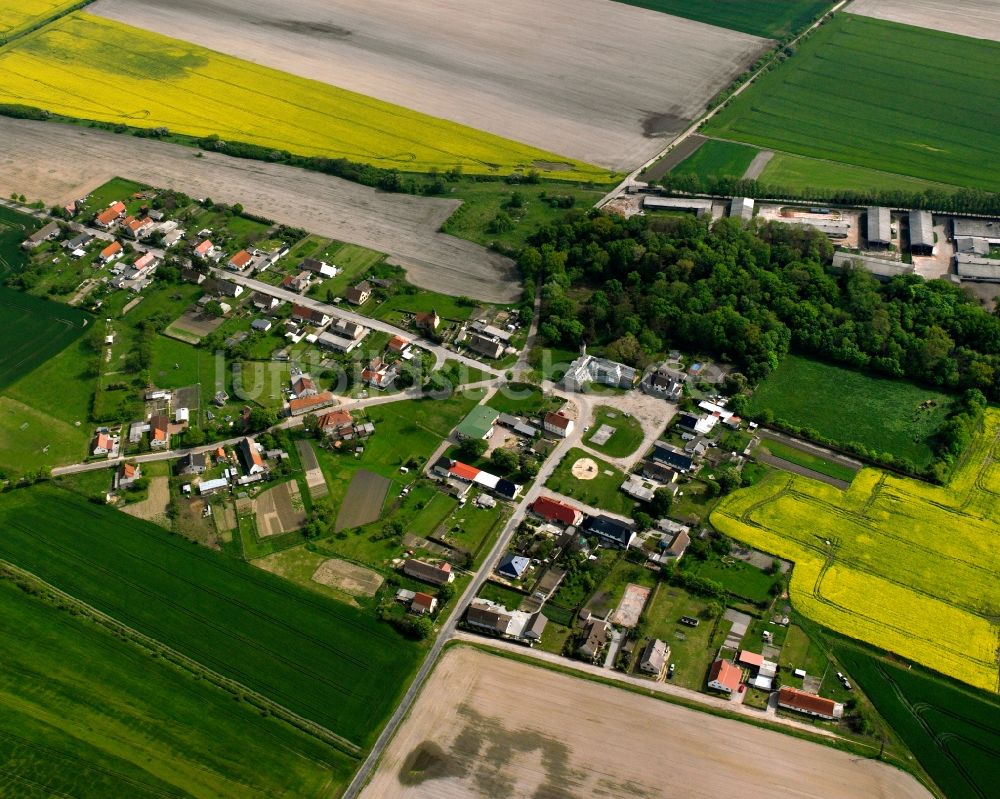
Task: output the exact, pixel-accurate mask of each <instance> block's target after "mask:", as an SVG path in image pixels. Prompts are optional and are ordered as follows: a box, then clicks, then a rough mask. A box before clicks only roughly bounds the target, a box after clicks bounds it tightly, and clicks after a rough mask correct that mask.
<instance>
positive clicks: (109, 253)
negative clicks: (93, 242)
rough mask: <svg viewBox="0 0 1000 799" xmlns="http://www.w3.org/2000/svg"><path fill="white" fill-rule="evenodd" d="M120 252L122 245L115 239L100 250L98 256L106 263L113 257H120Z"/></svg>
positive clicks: (113, 258)
mask: <svg viewBox="0 0 1000 799" xmlns="http://www.w3.org/2000/svg"><path fill="white" fill-rule="evenodd" d="M121 254H122V245H121V244H119V243H118V242H117V241H113V242H111V243H110V244H109V245H108V246H107V247H105V248H104V249H103V250H101V254H100V255H99V256H98V257H99V258H100V259H101V261H103V262H104V263H106V264H109V263H111V262H112V261H113V260H115V258H118V257H120V256H121Z"/></svg>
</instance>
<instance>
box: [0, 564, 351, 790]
mask: <svg viewBox="0 0 1000 799" xmlns="http://www.w3.org/2000/svg"><path fill="white" fill-rule="evenodd" d="M0 648H2V649H3V652H4V656H3V657H4V668H3V669H2V670H0V761H2V762H3V764H4V768H3V776H2V777H0V793H3V794H4V795H7V796H43V795H44V796H74V797H79V799H103V797H107V796H129V797H136V799H145V797H164V796H192V797H206V799H207V797H217V796H250V795H260V796H274V797H296V796H319V795H323V792H324V791H327V790H331V789H338V788H342V787H343V786H344V785H345V784H346V782H347V780H348V779H350V775H351V772H352V771H353V769H354V767H355V765H356V764H355V762H354V761H353V760H352V759H351V758H350V757H349V756H347V755H346V754H343V753H342V752H340V751H339V750H336V749H333V748H331V747H329V746H326V745H323V744H322V743H320V742H319V741H318V740H316V739H315V738H312V737H311V736H309V735H306V734H304V733H301V732H299V731H298V730H296V729H295V728H294V727H292V726H290V725H288V724H286V723H284V722H281V721H278V720H276V719H274V718H273V717H270V716H265V715H261V713H260V711H259V710H257V709H256V708H253V707H251V706H249V705H247V704H245V703H242V702H234V701H233V697H232V696H231V695H230V694H229V693H227V692H225V691H223V690H222V689H221V688H217V687H215V686H214V685H212V684H211V683H209V682H207V681H205V680H202V679H198V678H195V677H194V676H192V675H191V674H189V673H187V672H184V671H182V670H180V669H178V668H176V667H175V666H173V665H171V664H169V663H167V662H166V661H164V660H156V659H153V658H151V657H150V656H149V654H148V653H147V652H145V651H144V650H141V649H139V648H138V647H137V646H135V645H133V644H131V643H129V642H126V641H122V640H121V639H119V638H116V637H115V636H114V635H112V634H111V633H110V632H109V631H107V630H105V629H104V628H102V627H99V626H98V625H96V624H94V623H93V622H91V621H89V620H87V619H84V618H82V617H80V616H73V615H71V614H70V613H68V612H67V611H65V610H61V609H58V608H57V607H55V606H54V605H53V604H50V603H49V602H47V601H45V600H42V599H40V598H38V597H34V596H31V595H29V594H27V593H25V592H23V591H21V590H20V589H19V588H17V587H16V586H15V585H14V583H13V582H10V581H8V580H0ZM40 785H44V786H45V790H44V791H40V790H39V786H40Z"/></svg>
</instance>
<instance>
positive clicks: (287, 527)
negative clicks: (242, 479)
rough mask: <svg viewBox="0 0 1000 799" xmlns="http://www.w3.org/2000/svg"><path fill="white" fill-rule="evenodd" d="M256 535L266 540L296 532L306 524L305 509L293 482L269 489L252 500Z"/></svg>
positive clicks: (297, 488) (297, 486)
mask: <svg viewBox="0 0 1000 799" xmlns="http://www.w3.org/2000/svg"><path fill="white" fill-rule="evenodd" d="M254 508H255V510H256V511H257V535H259V536H260V537H261V538H266V537H267V536H270V535H280V534H281V533H290V532H291V531H292V530H298V529H299V528H300V527H302V525H304V524H305V523H306V509H305V506H304V505H303V504H302V497H301V496H300V494H299V484H298V483H296V482H295V481H294V480H289V481H288V482H286V483H282V484H281V485H277V486H275V487H274V488H269V489H268V490H267V491H265V492H264V493H262V494H261V495H260V496H259V497H257V499H256V500H254Z"/></svg>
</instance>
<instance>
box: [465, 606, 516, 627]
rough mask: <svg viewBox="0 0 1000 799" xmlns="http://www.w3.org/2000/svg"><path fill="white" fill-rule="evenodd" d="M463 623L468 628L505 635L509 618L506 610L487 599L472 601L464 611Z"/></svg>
mask: <svg viewBox="0 0 1000 799" xmlns="http://www.w3.org/2000/svg"><path fill="white" fill-rule="evenodd" d="M465 621H466V623H467V624H468V625H469V626H470V627H475V628H476V629H478V630H482V631H484V632H488V633H491V634H493V635H506V634H507V628H508V627H509V626H510V621H511V616H510V614H509V613H508V612H507V608H505V607H504V606H503V605H498V604H497V603H496V602H491V601H490V600H488V599H479V598H478V597H477V598H476V599H473V600H472V601H471V602H470V603H469V607H468V610H466V611H465Z"/></svg>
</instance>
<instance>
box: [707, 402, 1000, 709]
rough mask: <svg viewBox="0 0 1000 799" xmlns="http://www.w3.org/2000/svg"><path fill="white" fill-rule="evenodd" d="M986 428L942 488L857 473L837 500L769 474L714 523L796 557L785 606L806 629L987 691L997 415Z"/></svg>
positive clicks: (993, 641) (993, 681)
mask: <svg viewBox="0 0 1000 799" xmlns="http://www.w3.org/2000/svg"><path fill="white" fill-rule="evenodd" d="M984 427H985V430H984V431H983V433H982V434H981V435H980V436H979V437H978V438H977V439H976V440H975V441H974V443H973V444H972V446H971V447H970V448H969V452H968V454H967V456H966V459H965V461H964V463H963V464H962V466H961V467H960V468H959V469H958V470H957V471H956V473H955V476H954V478H953V479H952V481H951V483H950V484H949V485H947V486H945V487H938V486H932V485H928V484H926V483H922V482H919V481H916V480H910V479H905V478H897V477H893V476H890V475H888V474H886V473H884V472H881V471H878V470H875V469H863V470H862V471H860V472H859V473H858V475H857V476H856V477H855V478H854V482H853V483H852V484H851V487H850V488H849V489H848V490H847V491H843V492H842V491H839V490H837V489H835V488H832V487H831V486H827V485H824V484H822V483H818V482H816V481H813V480H809V479H806V478H802V477H798V476H793V475H788V474H783V473H780V472H771V473H769V474H767V475H766V476H765V477H764V478H763V479H762V480H761V481H760V482H758V483H757V484H756V485H754V486H752V487H750V488H747V489H743V490H740V491H737V492H735V493H734V494H730V495H729V496H727V497H725V498H724V499H723V500H722V502H720V503H719V505H718V506H716V508H715V510H714V511H713V513H712V516H711V521H712V524H713V525H714V526H715V527H716V528H717V529H718V530H720V531H721V532H723V533H725V534H726V535H729V536H732V537H733V538H735V539H737V540H739V541H743V542H745V543H747V544H749V545H750V546H753V547H755V548H757V549H761V550H763V551H764V552H770V553H772V554H774V555H777V556H779V557H782V558H787V559H789V560H793V561H795V569H794V571H793V573H792V582H791V598H792V602H793V604H794V605H795V606H796V609H797V610H798V611H799V612H801V613H804V614H805V615H806V616H808V617H809V618H811V619H813V620H814V621H816V622H818V623H820V624H822V625H824V626H826V627H829V628H830V629H832V630H834V631H836V632H839V633H842V634H844V635H848V636H851V637H853V638H857V639H860V640H862V641H865V642H867V643H871V644H873V645H875V646H878V647H881V648H884V649H887V650H889V651H891V652H895V653H896V654H898V655H900V656H902V657H904V658H908V659H911V660H915V661H917V662H919V663H921V664H923V665H925V666H927V667H929V668H931V669H934V670H936V671H939V672H941V673H943V674H946V675H948V676H951V677H954V678H955V679H957V680H960V681H962V682H966V683H969V684H970V685H973V686H975V687H977V688H983V689H986V690H989V691H996V690H997V662H996V652H997V646H998V643H1000V640H998V630H997V627H996V624H995V619H996V617H995V612H996V610H995V609H996V607H997V606H998V605H1000V583H998V581H997V579H996V575H997V573H998V571H1000V555H998V553H997V550H996V547H995V546H994V543H993V542H994V539H995V531H996V529H997V524H998V523H1000V509H998V507H997V505H996V501H995V500H996V496H997V494H998V493H1000V461H998V460H997V454H996V453H995V452H994V447H995V442H996V440H997V436H998V435H1000V412H998V411H988V412H987V415H986V420H985V422H984Z"/></svg>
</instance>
